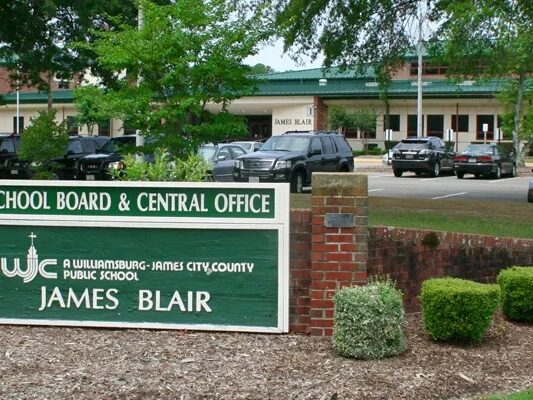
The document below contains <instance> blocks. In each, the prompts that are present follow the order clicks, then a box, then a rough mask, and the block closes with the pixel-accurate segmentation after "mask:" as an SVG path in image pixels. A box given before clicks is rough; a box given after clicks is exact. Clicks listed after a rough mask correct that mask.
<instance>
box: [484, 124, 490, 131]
mask: <svg viewBox="0 0 533 400" xmlns="http://www.w3.org/2000/svg"><path fill="white" fill-rule="evenodd" d="M488 131H489V124H483V132H488Z"/></svg>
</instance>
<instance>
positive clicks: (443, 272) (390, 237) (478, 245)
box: [290, 198, 533, 334]
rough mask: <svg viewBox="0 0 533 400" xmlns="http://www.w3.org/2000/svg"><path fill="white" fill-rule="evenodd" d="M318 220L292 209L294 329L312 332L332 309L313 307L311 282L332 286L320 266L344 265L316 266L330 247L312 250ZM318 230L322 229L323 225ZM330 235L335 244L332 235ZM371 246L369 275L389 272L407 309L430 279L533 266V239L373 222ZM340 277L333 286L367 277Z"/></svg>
mask: <svg viewBox="0 0 533 400" xmlns="http://www.w3.org/2000/svg"><path fill="white" fill-rule="evenodd" d="M316 201H318V202H320V201H323V200H315V202H316ZM330 201H332V202H337V203H338V202H339V199H337V200H335V199H334V198H332V199H331V200H330ZM313 222H315V223H316V222H319V223H320V225H323V224H322V222H323V221H322V220H320V221H319V218H316V219H315V221H313V217H312V213H311V210H308V209H298V210H291V237H290V248H291V250H290V329H291V331H292V332H301V333H309V332H311V319H312V318H317V320H322V321H323V322H321V323H322V324H327V322H324V321H325V320H326V319H328V318H326V317H330V315H331V311H326V313H329V314H327V315H326V314H324V311H322V310H318V311H317V309H315V310H314V311H312V310H311V295H310V293H311V285H312V284H314V286H315V288H316V287H317V286H318V287H324V288H327V287H328V285H331V282H332V280H331V279H330V278H331V274H330V275H326V273H325V272H324V271H318V270H316V268H318V267H320V268H323V267H326V269H327V268H329V267H331V268H335V269H336V268H337V267H340V265H339V264H328V263H323V262H322V261H315V264H316V265H315V269H314V270H313V269H312V263H313V261H312V257H313V256H312V254H315V253H316V252H320V251H322V250H325V247H324V248H321V247H320V246H316V245H315V247H314V249H313V250H314V251H312V245H311V241H312V240H313V237H314V238H315V240H318V239H319V237H318V236H316V235H317V234H316V233H315V236H313V226H314V224H313ZM314 229H315V231H316V230H321V228H314ZM339 238H340V237H336V239H339ZM359 239H360V237H359ZM328 240H329V243H328V246H330V245H331V244H332V243H331V240H332V235H331V234H330V236H329V239H328ZM318 243H319V245H322V244H321V243H320V242H318ZM367 245H368V264H367V269H368V271H367V272H368V275H369V276H370V275H390V276H391V278H393V279H394V280H395V281H396V283H397V285H398V287H399V288H400V289H401V290H402V291H403V292H404V295H405V297H404V300H405V305H406V310H407V311H408V312H413V311H418V309H419V302H418V298H417V296H418V295H419V294H420V285H421V283H422V282H423V281H424V280H425V279H428V278H433V277H442V276H456V277H461V278H465V279H471V280H475V281H478V282H495V279H496V275H497V274H498V272H499V271H500V270H501V269H502V268H505V267H507V266H511V265H533V240H527V239H513V238H497V237H492V236H481V235H471V234H462V233H450V232H432V231H425V230H416V229H399V228H384V227H370V228H368V244H367ZM338 246H339V247H337V248H336V249H340V246H341V244H338ZM360 247H362V248H363V249H364V248H365V243H364V242H363V243H362V245H361V244H360ZM335 251H336V250H335ZM354 254H355V252H354ZM314 257H315V258H316V257H319V256H318V255H315V256H314ZM342 257H343V256H341V258H342ZM317 263H318V264H317ZM357 268H359V267H357ZM352 270H354V268H352ZM359 272H362V271H359ZM337 278H338V282H335V283H334V284H333V286H332V288H333V287H337V286H338V287H340V286H342V285H346V284H348V281H349V280H352V281H353V283H354V284H356V283H358V281H359V283H361V282H362V280H363V279H362V278H363V277H362V276H360V277H359V278H361V279H356V277H355V276H353V275H352V276H350V277H343V276H337ZM312 279H313V280H314V283H313V282H312ZM315 290H317V289H315ZM321 295H322V294H321ZM320 301H321V300H320ZM317 305H321V304H317ZM325 305H326V306H327V307H326V309H327V310H331V303H330V300H327V304H325ZM329 319H331V318H329ZM325 329H326V330H324V331H321V332H317V331H315V332H313V333H314V334H329V333H330V330H329V327H326V328H325Z"/></svg>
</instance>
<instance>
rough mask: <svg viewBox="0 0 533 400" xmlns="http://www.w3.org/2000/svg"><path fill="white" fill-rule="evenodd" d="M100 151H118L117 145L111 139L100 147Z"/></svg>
mask: <svg viewBox="0 0 533 400" xmlns="http://www.w3.org/2000/svg"><path fill="white" fill-rule="evenodd" d="M98 152H99V153H116V152H117V147H116V146H115V145H114V144H113V142H111V141H109V142H107V143H106V144H104V145H103V146H102V147H100V148H99V149H98Z"/></svg>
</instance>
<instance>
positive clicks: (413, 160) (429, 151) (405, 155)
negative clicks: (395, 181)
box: [392, 136, 455, 177]
mask: <svg viewBox="0 0 533 400" xmlns="http://www.w3.org/2000/svg"><path fill="white" fill-rule="evenodd" d="M454 157H455V152H454V151H452V150H449V149H448V148H446V144H445V143H444V142H443V141H442V139H440V138H438V137H435V136H428V137H423V138H416V137H409V138H407V139H403V140H402V141H401V142H400V143H398V145H397V146H396V147H395V149H394V151H393V153H392V170H393V172H394V176H396V177H400V176H402V174H403V173H404V172H406V171H411V172H414V173H415V174H417V175H421V174H422V173H424V172H427V173H429V174H430V175H431V176H433V177H437V176H439V175H440V173H441V171H449V172H452V173H453V171H454V167H453V159H454Z"/></svg>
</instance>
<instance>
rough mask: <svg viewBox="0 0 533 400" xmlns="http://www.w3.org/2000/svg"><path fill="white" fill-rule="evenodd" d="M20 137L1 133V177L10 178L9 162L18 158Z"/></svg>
mask: <svg viewBox="0 0 533 400" xmlns="http://www.w3.org/2000/svg"><path fill="white" fill-rule="evenodd" d="M19 146H20V136H18V135H13V134H11V133H0V177H1V178H5V177H7V176H9V171H8V169H7V166H8V165H7V164H8V161H9V160H11V159H12V158H16V157H17V152H18V149H19Z"/></svg>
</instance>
